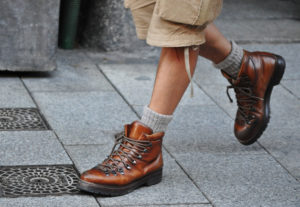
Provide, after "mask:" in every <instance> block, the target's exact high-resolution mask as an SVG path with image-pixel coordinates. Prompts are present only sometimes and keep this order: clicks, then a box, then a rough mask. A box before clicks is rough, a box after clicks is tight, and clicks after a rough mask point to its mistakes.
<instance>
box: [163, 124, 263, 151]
mask: <svg viewBox="0 0 300 207" xmlns="http://www.w3.org/2000/svg"><path fill="white" fill-rule="evenodd" d="M164 146H165V147H166V148H167V149H168V151H169V152H170V153H171V154H176V153H190V152H202V153H214V154H227V153H230V154H232V153H235V154H247V153H250V154H261V153H265V151H264V150H263V149H262V148H261V147H260V146H259V145H258V144H257V143H255V144H253V145H251V146H244V145H242V144H240V143H239V142H238V141H237V139H236V138H235V136H234V134H233V129H232V128H231V127H227V128H226V127H205V128H203V127H198V128H197V129H194V130H193V129H190V130H174V129H169V130H168V131H167V132H166V135H165V137H164Z"/></svg>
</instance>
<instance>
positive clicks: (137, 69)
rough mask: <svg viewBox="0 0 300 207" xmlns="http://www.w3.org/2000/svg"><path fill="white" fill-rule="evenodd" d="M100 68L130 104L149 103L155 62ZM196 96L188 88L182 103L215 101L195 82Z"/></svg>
mask: <svg viewBox="0 0 300 207" xmlns="http://www.w3.org/2000/svg"><path fill="white" fill-rule="evenodd" d="M100 68H101V69H102V70H103V71H104V73H105V74H106V75H107V77H108V78H109V79H110V80H111V81H112V83H113V84H114V85H115V86H116V87H117V88H118V90H119V91H120V92H121V93H122V94H123V95H124V96H125V98H126V99H127V100H128V101H129V103H130V104H133V105H147V104H149V102H150V98H151V95H152V89H153V85H154V81H155V73H156V65H154V64H126V65H125V64H101V65H100ZM194 90H195V91H194V97H193V98H191V97H190V87H189V88H188V89H187V90H186V93H185V94H184V96H183V98H182V100H181V102H180V104H181V105H214V103H213V102H212V101H211V100H210V99H209V98H208V97H207V96H206V95H205V94H204V93H203V91H202V90H201V89H200V88H198V87H197V85H196V84H194Z"/></svg>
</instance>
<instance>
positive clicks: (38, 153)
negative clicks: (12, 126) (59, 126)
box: [0, 131, 72, 206]
mask: <svg viewBox="0 0 300 207" xmlns="http://www.w3.org/2000/svg"><path fill="white" fill-rule="evenodd" d="M0 143H1V145H0V165H2V166H15V165H55V164H57V165H59V164H72V161H71V160H70V159H69V157H68V155H67V153H66V152H65V151H64V149H63V147H62V145H61V144H60V142H59V141H58V140H57V138H56V136H55V134H54V133H53V132H51V131H9V132H8V131H2V132H0ZM0 206H1V205H0Z"/></svg>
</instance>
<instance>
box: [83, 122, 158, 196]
mask: <svg viewBox="0 0 300 207" xmlns="http://www.w3.org/2000/svg"><path fill="white" fill-rule="evenodd" d="M124 128H125V130H124V133H120V134H118V135H117V136H116V138H115V145H114V147H113V149H112V151H111V153H110V155H109V156H108V157H107V158H106V159H105V160H104V161H103V162H102V163H101V164H99V165H97V166H96V167H94V168H92V169H90V170H88V171H86V172H84V173H83V174H82V175H81V177H80V181H79V185H78V188H79V189H80V190H83V191H87V192H90V193H94V194H100V195H105V196H119V195H124V194H127V193H129V192H131V191H133V190H134V189H136V188H138V187H140V186H143V185H148V186H149V185H154V184H157V183H159V182H160V181H161V179H162V168H163V158H162V151H161V148H162V138H163V136H164V132H158V133H153V132H152V129H150V128H149V127H147V126H145V125H143V124H142V123H141V122H139V121H135V122H133V123H132V124H130V125H129V124H127V125H125V127H124Z"/></svg>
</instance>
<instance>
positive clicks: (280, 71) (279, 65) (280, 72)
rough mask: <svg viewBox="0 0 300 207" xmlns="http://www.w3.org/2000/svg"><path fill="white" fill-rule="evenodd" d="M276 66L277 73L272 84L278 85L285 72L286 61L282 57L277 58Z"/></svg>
mask: <svg viewBox="0 0 300 207" xmlns="http://www.w3.org/2000/svg"><path fill="white" fill-rule="evenodd" d="M276 58H277V59H276V66H275V73H274V75H273V78H272V84H273V85H274V86H275V85H278V84H279V83H280V81H281V79H282V76H283V74H284V70H285V60H284V59H283V57H281V56H279V55H278V56H276Z"/></svg>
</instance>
